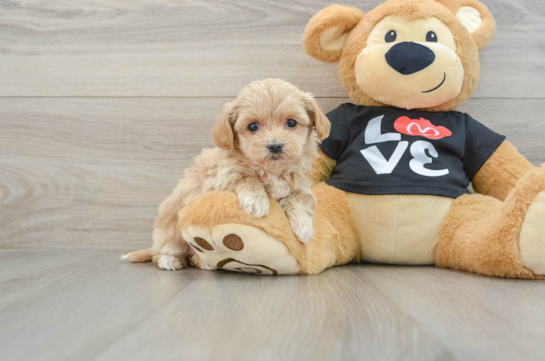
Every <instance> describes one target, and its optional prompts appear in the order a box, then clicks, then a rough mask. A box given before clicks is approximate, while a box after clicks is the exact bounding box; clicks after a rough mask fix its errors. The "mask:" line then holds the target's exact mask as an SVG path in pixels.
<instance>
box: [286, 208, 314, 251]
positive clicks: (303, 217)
mask: <svg viewBox="0 0 545 361" xmlns="http://www.w3.org/2000/svg"><path fill="white" fill-rule="evenodd" d="M288 217H289V220H290V224H291V227H292V228H293V232H295V235H296V236H297V237H298V238H299V240H300V241H301V242H303V243H304V244H307V243H308V242H310V241H311V240H312V236H313V232H312V228H313V225H314V220H313V219H312V217H310V216H309V215H308V214H305V213H299V214H295V212H293V213H292V214H288Z"/></svg>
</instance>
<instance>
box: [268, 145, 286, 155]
mask: <svg viewBox="0 0 545 361" xmlns="http://www.w3.org/2000/svg"><path fill="white" fill-rule="evenodd" d="M267 149H268V150H269V153H271V154H273V155H280V154H282V153H284V144H282V143H271V144H268V145H267Z"/></svg>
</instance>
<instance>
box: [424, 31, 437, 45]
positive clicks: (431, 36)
mask: <svg viewBox="0 0 545 361" xmlns="http://www.w3.org/2000/svg"><path fill="white" fill-rule="evenodd" d="M426 41H431V42H433V43H436V42H437V34H436V33H435V32H433V31H428V33H427V34H426Z"/></svg>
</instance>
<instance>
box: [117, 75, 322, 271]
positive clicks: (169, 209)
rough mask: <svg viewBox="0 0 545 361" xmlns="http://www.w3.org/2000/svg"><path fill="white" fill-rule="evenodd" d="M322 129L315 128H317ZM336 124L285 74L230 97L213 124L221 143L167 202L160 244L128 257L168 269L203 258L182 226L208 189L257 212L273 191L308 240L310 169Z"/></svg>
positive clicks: (159, 224)
mask: <svg viewBox="0 0 545 361" xmlns="http://www.w3.org/2000/svg"><path fill="white" fill-rule="evenodd" d="M314 128H316V132H314V131H313V129H314ZM329 130H330V123H329V120H328V119H327V117H326V116H325V115H324V114H323V113H322V111H321V110H320V108H319V107H318V105H317V104H316V101H315V100H314V99H313V97H312V96H311V95H310V94H308V93H304V92H302V91H301V90H299V89H297V88H296V87H295V86H293V85H292V84H290V83H288V82H285V81H283V80H280V79H265V80H261V81H256V82H253V83H251V84H249V85H248V86H246V87H245V88H244V89H242V91H241V92H240V93H239V94H238V96H237V98H236V99H235V100H234V101H233V102H231V103H227V104H226V105H225V107H224V110H223V112H222V113H221V115H220V116H219V118H218V121H217V123H216V125H215V126H214V128H213V130H212V136H213V138H214V142H215V144H216V145H217V148H214V149H205V150H203V152H202V153H201V155H199V156H198V157H197V158H195V165H194V166H193V167H192V168H189V169H187V170H186V172H185V178H184V179H182V180H180V182H179V183H178V186H177V187H176V188H175V189H174V191H173V192H172V194H171V195H170V196H169V197H168V198H167V199H166V200H165V201H164V202H163V203H162V204H161V206H160V208H159V217H158V218H157V221H156V222H155V229H154V232H153V247H152V248H150V249H147V250H142V251H136V252H131V253H129V254H126V255H124V256H122V258H123V259H127V260H130V261H132V262H149V261H154V262H157V264H158V266H159V267H160V268H162V269H167V270H176V269H181V268H183V267H184V266H187V264H188V260H189V261H190V263H191V264H192V265H194V266H196V267H199V268H202V269H214V267H213V266H209V265H206V264H204V263H203V262H202V261H201V260H200V259H199V258H198V256H197V255H196V254H195V252H194V251H193V249H191V248H190V247H189V246H188V244H187V243H186V242H185V241H184V240H183V238H182V235H181V233H180V231H179V230H178V229H177V223H178V213H179V211H180V210H181V209H182V208H183V207H184V206H185V205H186V204H187V203H188V202H189V201H191V200H192V199H194V198H195V197H197V196H198V195H200V194H201V193H203V192H208V191H213V190H225V191H230V192H234V193H235V194H237V196H238V199H239V205H240V207H241V208H242V209H243V210H244V211H245V212H247V213H250V214H253V215H254V216H256V217H263V216H266V215H267V214H268V212H269V198H272V199H274V200H276V201H278V202H279V203H280V205H281V206H282V208H283V209H284V210H285V211H286V214H287V216H288V218H289V220H290V222H291V225H292V227H293V230H294V232H295V234H296V235H297V236H298V237H299V239H300V240H301V241H302V242H304V243H308V242H309V241H310V240H311V239H312V227H313V220H314V216H315V209H316V199H315V198H314V195H313V194H312V192H311V189H310V187H311V180H310V173H311V171H312V164H313V162H314V160H315V159H316V157H317V150H318V139H319V140H323V139H325V138H327V136H328V135H329Z"/></svg>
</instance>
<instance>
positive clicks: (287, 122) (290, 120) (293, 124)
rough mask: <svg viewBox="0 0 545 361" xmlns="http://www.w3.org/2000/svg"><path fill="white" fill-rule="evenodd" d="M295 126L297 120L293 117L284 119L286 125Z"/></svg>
mask: <svg viewBox="0 0 545 361" xmlns="http://www.w3.org/2000/svg"><path fill="white" fill-rule="evenodd" d="M296 126H297V121H296V120H293V119H288V120H286V127H288V128H295V127H296Z"/></svg>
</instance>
